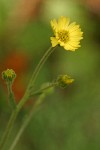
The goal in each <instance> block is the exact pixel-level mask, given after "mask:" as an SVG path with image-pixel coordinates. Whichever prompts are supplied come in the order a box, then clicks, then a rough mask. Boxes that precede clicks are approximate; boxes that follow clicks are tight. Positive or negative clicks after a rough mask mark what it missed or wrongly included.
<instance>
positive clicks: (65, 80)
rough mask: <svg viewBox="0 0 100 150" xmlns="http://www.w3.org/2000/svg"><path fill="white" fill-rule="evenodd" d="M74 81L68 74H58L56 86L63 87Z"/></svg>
mask: <svg viewBox="0 0 100 150" xmlns="http://www.w3.org/2000/svg"><path fill="white" fill-rule="evenodd" d="M73 81H74V79H72V78H71V77H70V76H68V75H59V76H58V78H57V82H58V86H60V87H62V88H65V87H66V86H67V85H68V84H71V83H72V82H73Z"/></svg>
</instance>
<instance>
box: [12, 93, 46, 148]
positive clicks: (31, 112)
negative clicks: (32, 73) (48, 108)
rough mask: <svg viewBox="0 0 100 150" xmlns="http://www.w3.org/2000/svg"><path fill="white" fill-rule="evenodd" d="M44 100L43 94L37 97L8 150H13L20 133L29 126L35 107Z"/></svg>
mask: <svg viewBox="0 0 100 150" xmlns="http://www.w3.org/2000/svg"><path fill="white" fill-rule="evenodd" d="M44 98H45V94H44V93H43V94H41V96H39V98H38V100H37V101H36V103H35V104H34V106H33V107H32V109H31V111H30V113H29V114H28V116H27V117H25V120H24V122H23V123H22V125H21V128H20V130H19V131H18V133H17V135H16V137H15V139H14V141H13V143H12V145H11V147H10V148H9V150H13V149H14V148H15V146H16V144H17V143H18V141H19V139H20V137H21V135H22V133H23V132H24V130H25V128H26V127H27V125H28V124H29V122H30V121H31V119H32V117H33V115H34V114H35V113H36V109H37V107H38V106H39V105H40V104H41V103H42V102H43V99H44Z"/></svg>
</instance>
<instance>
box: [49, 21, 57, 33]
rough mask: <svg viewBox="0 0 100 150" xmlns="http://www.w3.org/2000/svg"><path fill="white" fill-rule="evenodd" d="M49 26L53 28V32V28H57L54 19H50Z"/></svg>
mask: <svg viewBox="0 0 100 150" xmlns="http://www.w3.org/2000/svg"><path fill="white" fill-rule="evenodd" d="M50 23H51V27H52V29H53V31H54V32H55V30H56V29H57V21H56V19H53V20H51V22H50Z"/></svg>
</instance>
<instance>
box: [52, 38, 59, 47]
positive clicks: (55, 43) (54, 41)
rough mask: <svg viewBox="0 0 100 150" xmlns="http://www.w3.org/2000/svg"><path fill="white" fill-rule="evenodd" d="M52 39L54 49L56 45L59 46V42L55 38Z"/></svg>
mask: <svg viewBox="0 0 100 150" xmlns="http://www.w3.org/2000/svg"><path fill="white" fill-rule="evenodd" d="M50 39H51V44H52V47H55V46H56V45H58V41H57V39H56V38H55V37H50Z"/></svg>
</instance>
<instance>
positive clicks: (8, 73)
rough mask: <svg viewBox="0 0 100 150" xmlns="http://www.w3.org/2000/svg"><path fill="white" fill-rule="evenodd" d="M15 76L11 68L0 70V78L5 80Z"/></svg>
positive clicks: (10, 79) (11, 79)
mask: <svg viewBox="0 0 100 150" xmlns="http://www.w3.org/2000/svg"><path fill="white" fill-rule="evenodd" d="M15 77H16V73H15V71H14V70H13V69H7V70H5V71H3V72H2V78H3V79H4V80H5V81H11V82H12V81H13V80H14V79H15Z"/></svg>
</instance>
